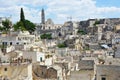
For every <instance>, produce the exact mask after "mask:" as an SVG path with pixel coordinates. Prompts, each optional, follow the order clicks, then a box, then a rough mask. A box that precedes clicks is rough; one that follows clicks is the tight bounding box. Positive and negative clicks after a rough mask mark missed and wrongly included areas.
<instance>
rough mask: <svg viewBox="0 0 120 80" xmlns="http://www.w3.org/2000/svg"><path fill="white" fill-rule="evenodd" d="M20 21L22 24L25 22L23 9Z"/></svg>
mask: <svg viewBox="0 0 120 80" xmlns="http://www.w3.org/2000/svg"><path fill="white" fill-rule="evenodd" d="M20 21H22V22H23V23H24V21H25V16H24V11H23V8H21V12H20Z"/></svg>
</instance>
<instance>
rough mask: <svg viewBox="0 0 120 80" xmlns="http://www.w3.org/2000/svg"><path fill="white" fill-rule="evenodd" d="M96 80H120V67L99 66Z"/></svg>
mask: <svg viewBox="0 0 120 80" xmlns="http://www.w3.org/2000/svg"><path fill="white" fill-rule="evenodd" d="M96 80H120V66H119V65H97V71H96Z"/></svg>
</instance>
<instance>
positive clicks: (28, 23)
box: [25, 20, 35, 33]
mask: <svg viewBox="0 0 120 80" xmlns="http://www.w3.org/2000/svg"><path fill="white" fill-rule="evenodd" d="M25 29H26V30H28V31H29V32H30V33H32V32H33V31H35V24H34V23H32V22H31V21H29V20H25Z"/></svg>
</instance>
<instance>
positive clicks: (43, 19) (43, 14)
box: [41, 8, 45, 24]
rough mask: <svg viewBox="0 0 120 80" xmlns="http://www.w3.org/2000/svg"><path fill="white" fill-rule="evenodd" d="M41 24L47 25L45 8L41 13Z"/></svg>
mask: <svg viewBox="0 0 120 80" xmlns="http://www.w3.org/2000/svg"><path fill="white" fill-rule="evenodd" d="M41 23H42V24H45V13H44V9H43V8H42V11H41Z"/></svg>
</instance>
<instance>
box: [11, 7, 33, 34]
mask: <svg viewBox="0 0 120 80" xmlns="http://www.w3.org/2000/svg"><path fill="white" fill-rule="evenodd" d="M13 27H14V30H22V31H24V30H27V31H29V32H30V33H32V32H33V31H34V30H35V24H34V23H32V22H31V21H29V20H26V19H25V16H24V11H23V8H21V12H20V21H18V22H17V23H16V24H14V26H13Z"/></svg>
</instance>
